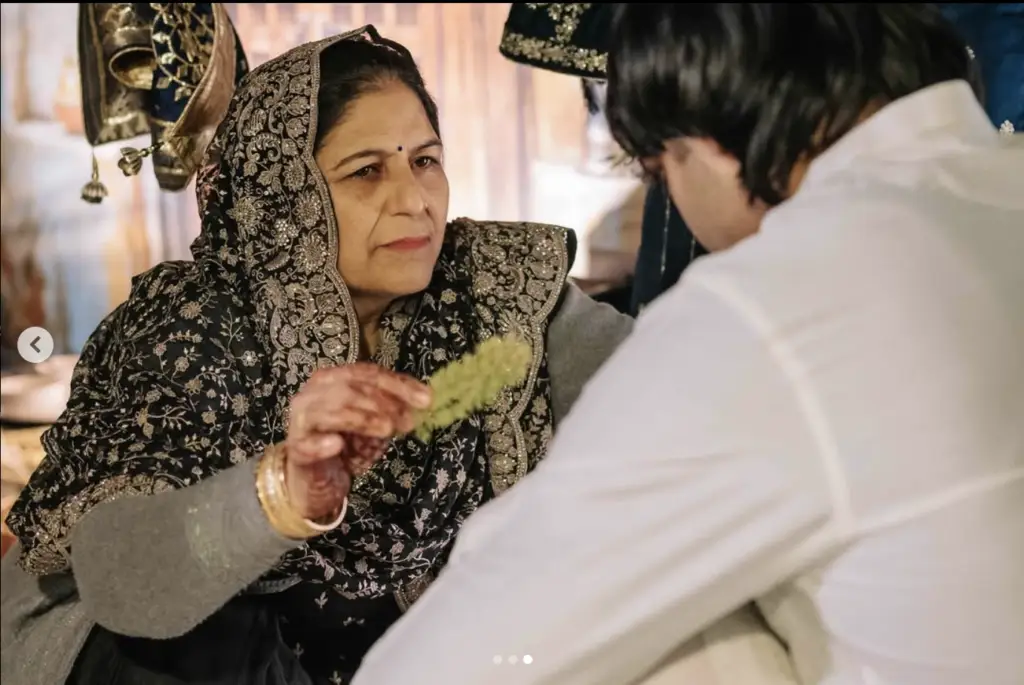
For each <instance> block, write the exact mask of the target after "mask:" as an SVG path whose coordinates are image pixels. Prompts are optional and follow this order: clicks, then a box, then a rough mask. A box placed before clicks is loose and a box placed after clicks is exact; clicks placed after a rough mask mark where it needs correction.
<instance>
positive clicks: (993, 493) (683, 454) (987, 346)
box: [355, 81, 1024, 685]
mask: <svg viewBox="0 0 1024 685" xmlns="http://www.w3.org/2000/svg"><path fill="white" fill-rule="evenodd" d="M752 600H753V601H756V602H758V604H759V606H760V608H761V610H762V611H763V613H764V614H765V616H766V618H767V619H768V621H769V623H770V624H771V626H772V628H773V629H774V630H775V631H776V632H777V634H778V635H779V636H780V637H781V638H782V640H784V641H785V643H786V644H787V645H788V649H789V653H790V658H791V660H792V662H793V665H794V667H795V670H796V672H797V674H798V676H799V678H800V680H801V682H803V683H806V684H808V685H810V684H815V685H817V684H821V685H824V684H828V685H853V684H854V683H856V684H858V685H861V684H863V685H975V684H977V685H981V684H982V683H983V684H984V685H1020V683H1024V148H1022V147H1021V146H1020V145H1019V143H1018V144H1015V143H1014V142H1013V141H1012V140H1011V138H1008V137H1005V136H1003V137H1001V136H1000V135H999V134H998V132H997V131H996V130H995V129H994V128H993V127H992V125H991V124H990V122H989V121H988V119H987V118H986V116H985V113H984V111H983V110H982V108H981V106H980V105H979V104H978V102H977V100H976V98H975V96H974V95H973V93H972V91H971V89H970V88H969V86H968V85H967V84H966V83H965V82H961V81H953V82H947V83H942V84H939V85H936V86H932V87H930V88H927V89H926V90H923V91H920V92H917V93H914V94H912V95H910V96H908V97H905V98H903V99H900V100H898V101H896V102H894V103H891V104H889V105H888V106H886V107H884V108H883V109H882V110H881V111H879V112H878V113H876V114H874V115H873V116H872V117H870V118H869V119H868V120H867V121H866V122H864V123H863V124H861V125H859V126H857V127H856V128H854V129H853V130H852V131H851V132H850V133H848V134H847V135H846V136H844V137H843V138H842V139H841V140H840V141H839V142H838V143H837V144H835V145H834V146H832V147H831V148H830V149H829V150H827V151H826V152H825V153H824V154H822V155H821V156H820V157H818V158H817V159H816V160H815V161H814V162H813V163H812V164H811V166H810V168H809V170H808V172H807V175H806V177H805V178H804V180H803V183H802V185H801V186H800V189H799V191H798V192H797V193H796V195H795V196H794V197H793V198H791V199H790V200H789V201H787V202H785V203H783V204H781V205H780V206H778V207H776V208H774V209H772V210H771V211H770V212H769V213H768V215H767V217H766V218H765V220H764V222H763V224H762V226H761V230H760V232H759V233H758V234H757V235H754V236H752V237H750V238H747V239H745V240H743V241H742V242H740V243H739V244H737V245H735V246H734V247H732V248H731V249H728V250H725V251H723V252H720V253H717V254H715V255H712V256H710V257H707V258H705V259H702V260H701V261H700V262H698V263H697V264H696V265H694V266H693V268H692V269H691V270H690V271H688V272H687V274H686V275H685V277H684V278H683V280H682V282H681V283H680V284H679V285H678V286H677V287H676V288H675V289H674V290H672V291H670V292H669V293H667V294H666V295H665V296H664V297H663V298H662V299H660V300H659V301H658V302H657V303H656V304H655V305H654V306H653V307H652V308H651V309H650V310H649V311H648V312H647V313H646V314H645V315H644V316H642V317H641V319H640V321H639V322H638V326H637V329H636V332H635V333H634V335H633V336H632V337H631V338H630V339H629V340H628V341H627V342H626V344H624V345H623V347H622V348H620V350H619V352H618V353H617V354H616V355H615V356H614V357H613V358H612V360H611V361H610V362H609V363H608V364H607V366H606V367H605V368H604V369H603V370H602V371H601V372H600V373H599V374H598V376H597V377H596V378H595V379H594V380H593V381H592V382H591V383H590V385H589V386H588V387H587V388H586V389H585V391H584V394H583V396H582V398H581V399H580V401H579V404H578V405H577V406H576V408H575V409H574V411H573V413H572V414H571V416H570V417H569V418H568V420H567V421H566V422H565V423H564V424H563V425H562V426H561V427H560V428H559V432H558V434H557V436H556V440H555V442H554V444H553V446H552V449H551V452H550V456H549V457H548V458H547V460H546V461H545V462H544V463H543V464H542V465H541V466H540V467H539V468H538V470H537V471H536V472H535V473H533V474H532V475H530V476H529V477H527V478H526V479H525V481H524V482H522V483H521V484H520V485H518V486H517V487H516V488H514V489H513V490H512V491H510V492H509V493H508V494H507V495H505V496H503V497H502V498H501V499H499V500H497V501H495V502H494V503H493V504H491V505H489V506H487V507H485V508H484V509H483V510H482V511H481V512H480V513H479V514H478V515H477V516H475V517H473V518H472V519H471V521H470V522H469V524H468V525H467V527H466V528H465V530H464V532H463V534H462V537H461V538H460V543H459V545H458V546H457V548H456V551H455V554H454V556H453V560H452V563H451V565H450V566H449V567H448V568H447V569H446V571H445V572H444V573H443V574H442V575H441V577H440V579H439V580H438V581H437V582H436V584H435V585H434V586H433V587H432V588H431V589H430V590H429V591H428V592H427V594H426V595H425V596H424V597H423V598H422V599H421V600H420V602H419V603H417V604H416V605H415V606H414V607H413V608H412V610H411V612H410V613H409V615H408V616H407V617H406V618H405V619H403V620H402V621H401V622H399V623H398V624H397V625H396V626H395V627H394V628H393V629H392V630H391V631H390V632H389V633H388V634H387V635H386V636H385V638H384V639H383V641H382V642H381V643H379V644H378V645H377V646H376V648H375V649H373V651H372V652H371V653H370V655H369V656H368V658H367V659H366V661H365V662H364V666H363V668H362V670H361V671H360V673H359V674H358V676H357V678H356V681H355V682H356V684H357V685H396V684H399V683H402V684H406V683H408V684H409V685H412V684H413V683H415V684H416V685H435V684H436V685H511V684H516V685H542V684H543V685H600V684H603V683H608V684H619V683H632V682H635V681H636V680H637V679H638V678H640V677H641V676H642V675H643V674H644V673H646V672H647V671H648V670H649V669H650V668H651V667H652V666H653V665H654V664H655V663H656V662H658V661H659V659H661V658H663V657H664V656H665V655H666V654H667V653H668V652H670V651H671V650H672V649H673V648H674V647H675V646H677V645H679V644H680V643H682V642H684V641H686V640H688V639H690V638H691V637H693V636H694V635H696V634H698V633H699V632H700V631H702V630H704V629H706V628H707V627H708V626H710V625H712V624H714V622H715V621H716V620H718V619H720V618H721V617H723V616H725V615H727V614H728V613H729V612H731V611H733V610H734V609H736V608H737V607H740V606H741V605H743V604H745V603H747V602H750V601H752Z"/></svg>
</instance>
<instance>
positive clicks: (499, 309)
mask: <svg viewBox="0 0 1024 685" xmlns="http://www.w3.org/2000/svg"><path fill="white" fill-rule="evenodd" d="M453 228H454V229H455V230H456V231H458V236H459V238H460V239H461V240H464V241H467V242H468V244H469V246H470V254H471V261H472V270H473V294H474V297H475V299H476V307H477V314H478V315H479V319H480V322H481V323H480V325H481V326H482V329H483V331H484V332H483V334H482V335H481V336H480V338H481V339H484V338H486V337H489V336H490V335H504V334H507V333H515V334H518V335H519V336H521V337H522V338H523V339H524V340H526V341H528V342H529V343H530V345H531V347H532V348H533V361H532V363H531V364H530V374H529V376H528V377H527V380H526V382H524V383H523V384H522V385H521V386H520V387H518V388H514V389H510V390H506V391H505V392H503V393H502V395H501V397H500V399H499V401H498V402H496V403H495V405H494V406H493V407H491V408H490V409H489V410H488V411H487V412H486V419H485V423H484V430H485V432H486V433H487V448H488V450H487V451H488V460H489V462H490V469H491V486H492V487H493V489H494V493H495V494H496V495H499V494H501V493H502V492H504V491H505V490H507V489H508V488H510V487H511V486H512V485H514V484H515V483H516V482H517V481H518V480H519V479H521V478H522V477H523V476H525V475H526V473H527V471H528V470H529V468H530V467H531V466H532V465H533V464H532V463H531V459H530V457H531V456H532V457H533V458H534V459H535V460H536V459H539V458H540V456H542V455H543V454H544V452H546V451H547V445H548V442H549V441H550V437H551V424H550V422H549V421H547V420H546V417H548V416H550V412H549V411H547V400H546V398H545V397H544V396H542V394H541V393H537V392H536V386H537V379H538V373H539V372H540V369H541V365H542V364H543V362H544V356H545V334H546V332H547V323H548V319H549V317H550V316H551V313H552V312H553V311H554V309H555V306H556V305H557V304H558V298H559V297H560V295H561V292H562V287H563V286H564V284H565V281H566V278H567V276H568V270H569V255H568V248H567V245H566V231H565V229H563V228H559V227H557V226H548V225H545V224H534V223H525V222H524V223H506V222H489V221H470V220H468V219H459V220H456V221H455V222H453ZM538 403H543V404H544V406H543V407H540V406H538ZM527 410H530V411H527ZM542 417H544V418H542Z"/></svg>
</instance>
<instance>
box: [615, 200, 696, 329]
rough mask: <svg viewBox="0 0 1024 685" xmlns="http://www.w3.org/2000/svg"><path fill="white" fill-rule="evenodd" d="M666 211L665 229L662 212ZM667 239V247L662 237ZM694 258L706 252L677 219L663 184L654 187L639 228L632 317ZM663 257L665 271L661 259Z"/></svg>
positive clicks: (680, 219) (675, 278)
mask: <svg viewBox="0 0 1024 685" xmlns="http://www.w3.org/2000/svg"><path fill="white" fill-rule="evenodd" d="M666 209H667V210H668V230H667V231H666V227H665V211H666ZM666 236H667V238H668V244H667V245H666V241H665V238H666ZM691 252H692V253H693V257H694V258H696V257H699V256H701V255H704V254H707V252H706V251H705V250H704V248H702V247H701V246H700V245H699V244H697V243H696V241H695V240H694V237H693V234H692V233H691V232H690V229H689V227H688V226H687V225H686V222H685V221H683V218H682V217H681V216H679V212H678V211H676V208H675V205H673V204H672V202H671V200H670V199H669V197H668V194H667V193H666V192H665V186H664V185H662V184H660V183H659V184H653V185H651V187H650V188H649V189H648V190H647V197H646V199H645V200H644V215H643V223H641V225H640V250H639V252H638V253H637V259H636V274H635V276H634V280H633V299H632V307H631V308H632V310H633V314H637V313H639V311H640V309H641V308H643V307H644V306H646V305H648V304H650V303H651V302H652V301H653V300H654V299H655V298H656V297H658V295H660V294H662V293H663V292H665V291H666V290H668V289H669V288H671V287H672V286H673V285H675V284H676V281H678V280H679V276H680V275H681V274H682V273H683V269H685V268H686V267H687V266H689V264H690V261H691V259H690V256H691ZM663 257H664V260H665V261H664V269H663V268H662V258H663Z"/></svg>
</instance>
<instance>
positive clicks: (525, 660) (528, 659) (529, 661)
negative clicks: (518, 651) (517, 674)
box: [523, 654, 533, 664]
mask: <svg viewBox="0 0 1024 685" xmlns="http://www.w3.org/2000/svg"><path fill="white" fill-rule="evenodd" d="M523 663H524V664H532V663H533V657H532V656H530V655H529V654H525V655H523Z"/></svg>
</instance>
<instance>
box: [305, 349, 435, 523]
mask: <svg viewBox="0 0 1024 685" xmlns="http://www.w3.org/2000/svg"><path fill="white" fill-rule="evenodd" d="M430 399H431V396H430V389H429V388H428V387H427V386H426V385H424V384H422V383H420V382H419V381H417V380H415V379H413V378H410V377H408V376H403V375H400V374H397V373H395V372H393V371H389V370H387V369H385V368H382V367H380V366H377V365H376V364H368V363H357V364H348V365H346V366H339V367H335V368H330V369H320V370H318V371H316V372H315V373H314V374H313V375H312V377H311V378H310V379H309V381H307V382H306V384H305V385H304V386H303V387H302V389H301V390H300V391H299V393H298V394H297V395H296V396H295V397H294V398H292V402H291V414H290V422H289V426H288V436H287V438H286V440H285V446H286V449H287V461H286V464H285V469H286V476H285V478H286V482H287V486H288V495H289V499H290V503H291V506H292V508H293V509H294V510H295V512H296V513H298V514H299V515H301V516H302V517H303V518H307V519H310V520H316V519H319V518H322V517H325V516H330V515H332V514H333V513H335V512H337V511H338V509H339V508H340V507H341V505H342V502H343V501H344V499H345V497H346V496H347V495H348V491H349V488H350V487H351V485H352V478H353V477H354V476H356V475H358V474H360V473H362V472H364V471H366V470H367V469H369V468H370V467H371V466H372V465H373V462H374V461H376V460H377V459H379V458H380V457H381V456H382V455H383V454H384V450H385V448H386V447H387V444H388V441H389V440H390V439H391V438H392V437H393V436H394V435H396V434H398V433H406V432H408V431H410V430H412V428H413V425H414V416H415V412H416V411H417V410H420V409H425V408H427V407H428V406H429V405H430Z"/></svg>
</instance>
